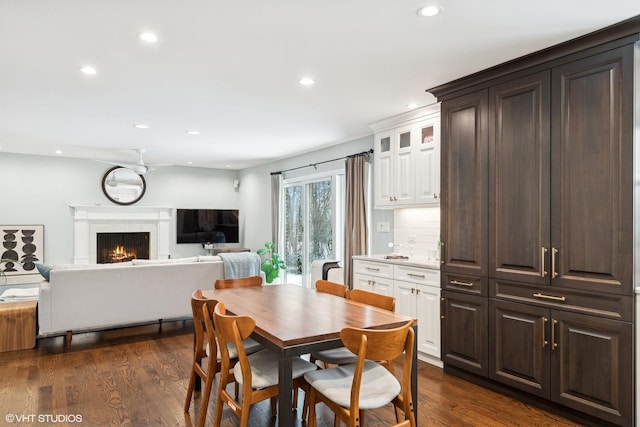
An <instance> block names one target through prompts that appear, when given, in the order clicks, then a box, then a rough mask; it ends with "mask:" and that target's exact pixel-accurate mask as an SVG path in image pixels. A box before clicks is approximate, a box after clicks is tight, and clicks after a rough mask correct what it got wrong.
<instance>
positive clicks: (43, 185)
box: [0, 153, 242, 264]
mask: <svg viewBox="0 0 640 427" xmlns="http://www.w3.org/2000/svg"><path fill="white" fill-rule="evenodd" d="M108 169H109V165H105V164H102V163H98V162H94V161H91V160H84V159H70V158H62V157H48V156H32V155H22V154H11V153H0V183H1V184H0V185H1V186H2V190H1V194H2V196H1V197H0V224H2V225H11V224H44V226H45V228H44V239H45V240H44V241H45V245H44V246H45V251H44V257H45V262H46V263H48V264H59V263H72V262H73V261H72V257H73V217H72V211H71V208H69V205H70V204H82V205H92V204H104V205H112V202H110V201H109V200H108V199H107V198H106V197H105V196H104V194H103V192H102V187H101V183H102V176H103V175H104V173H105V172H106V171H107V170H108ZM237 176H238V174H237V172H236V171H226V170H219V169H204V168H188V167H176V166H172V167H164V168H158V169H156V170H154V171H150V172H149V173H147V174H146V175H145V180H146V182H147V191H146V193H145V195H144V197H143V198H142V200H141V201H140V202H138V203H137V204H136V206H163V207H173V208H227V209H238V208H239V207H240V195H239V192H238V191H236V190H234V188H233V180H234V179H237ZM172 230H173V233H174V236H173V237H172V239H171V241H172V246H171V256H172V258H179V257H184V256H190V255H195V254H204V250H203V249H202V246H201V245H198V244H180V245H178V244H176V243H175V226H173V227H172ZM241 239H242V234H241ZM0 249H1V248H0ZM0 253H1V252H0Z"/></svg>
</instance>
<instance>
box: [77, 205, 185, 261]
mask: <svg viewBox="0 0 640 427" xmlns="http://www.w3.org/2000/svg"><path fill="white" fill-rule="evenodd" d="M70 207H71V208H72V209H73V222H74V227H73V231H74V236H73V240H74V244H73V252H74V254H73V262H74V264H92V263H95V262H96V245H97V233H114V232H116V233H117V232H148V233H149V258H151V259H167V258H169V255H170V252H169V241H170V236H171V232H170V230H171V216H172V213H173V208H169V207H151V206H104V205H70Z"/></svg>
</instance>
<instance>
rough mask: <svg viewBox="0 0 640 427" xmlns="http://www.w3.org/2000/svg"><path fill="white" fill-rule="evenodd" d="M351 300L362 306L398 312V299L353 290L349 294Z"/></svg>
mask: <svg viewBox="0 0 640 427" xmlns="http://www.w3.org/2000/svg"><path fill="white" fill-rule="evenodd" d="M349 299H350V300H352V301H356V302H360V303H362V304H367V305H372V306H374V307H378V308H382V309H384V310H389V311H395V310H396V299H395V298H394V297H390V296H388V295H382V294H378V293H375V292H369V291H365V290H363V289H352V290H351V291H350V292H349Z"/></svg>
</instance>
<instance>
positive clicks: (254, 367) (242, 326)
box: [203, 302, 317, 427]
mask: <svg viewBox="0 0 640 427" xmlns="http://www.w3.org/2000/svg"><path fill="white" fill-rule="evenodd" d="M206 309H208V307H207V306H205V307H203V310H206ZM213 317H214V323H215V330H216V334H217V336H218V342H219V343H220V349H221V354H222V369H221V373H220V381H219V386H218V397H217V402H216V413H215V417H214V426H215V427H219V426H220V423H221V420H222V409H223V405H224V404H227V405H228V406H229V407H230V408H231V409H232V410H233V412H234V413H235V414H236V416H237V417H238V418H239V419H240V424H239V425H240V426H241V427H246V426H247V425H248V423H249V410H250V408H251V406H252V405H253V404H255V403H257V402H260V401H263V400H266V399H271V414H272V415H273V416H275V414H276V397H277V396H278V369H279V357H278V354H277V353H275V352H273V351H271V350H268V349H265V350H261V351H258V352H257V353H253V354H250V355H248V354H247V353H246V351H245V349H244V345H243V341H244V340H245V339H247V338H248V337H249V335H251V333H252V332H253V331H254V329H255V327H256V323H255V320H254V319H253V317H251V316H246V315H245V316H234V315H229V314H227V313H226V309H225V306H224V303H222V302H219V303H218V304H217V305H216V306H215V308H214V311H213ZM231 344H234V345H235V348H236V349H237V351H238V361H237V362H236V363H235V365H233V366H232V365H231V363H232V359H231V357H230V353H229V351H228V350H227V348H228V347H229V346H230V345H231ZM292 365H293V366H292V373H293V387H294V389H295V390H297V389H298V388H303V389H304V388H306V383H305V382H304V374H305V373H307V372H311V371H313V370H315V369H317V366H316V365H314V364H313V363H310V362H307V361H306V360H303V359H301V358H299V357H296V358H294V359H293V361H292ZM231 371H232V372H233V376H234V378H235V381H236V382H237V383H238V384H239V385H240V387H241V393H240V396H241V399H237V398H235V399H234V398H233V397H232V396H231V395H230V394H229V393H228V392H227V390H226V386H225V384H226V383H227V382H228V378H229V376H230V375H231ZM307 389H308V388H307ZM240 402H242V404H241V403H240Z"/></svg>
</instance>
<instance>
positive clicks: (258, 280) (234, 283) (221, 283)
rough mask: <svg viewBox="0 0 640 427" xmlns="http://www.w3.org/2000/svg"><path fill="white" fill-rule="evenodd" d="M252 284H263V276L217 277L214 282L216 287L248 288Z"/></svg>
mask: <svg viewBox="0 0 640 427" xmlns="http://www.w3.org/2000/svg"><path fill="white" fill-rule="evenodd" d="M250 286H262V276H249V277H239V278H237V279H217V280H216V281H215V282H214V284H213V287H214V288H215V289H227V288H246V287H250Z"/></svg>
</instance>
